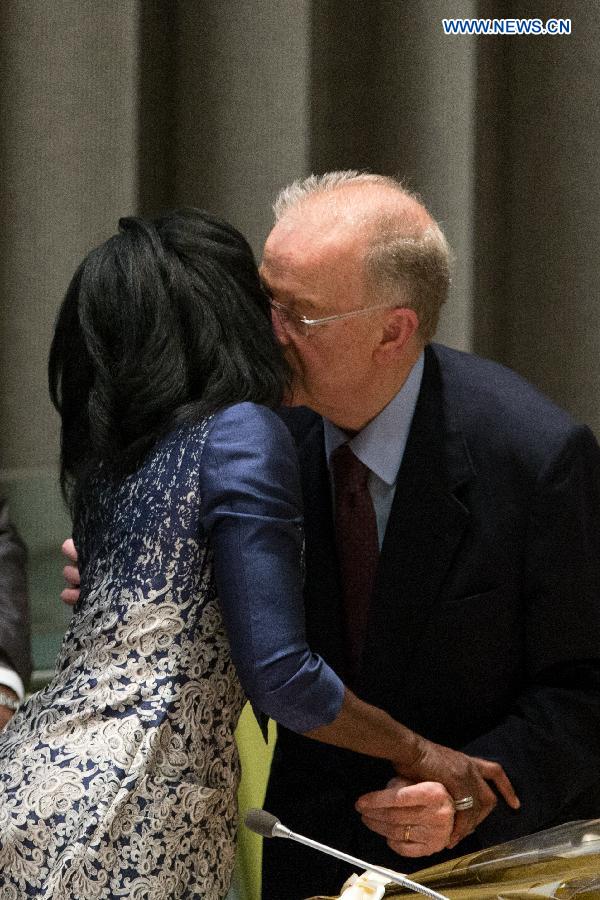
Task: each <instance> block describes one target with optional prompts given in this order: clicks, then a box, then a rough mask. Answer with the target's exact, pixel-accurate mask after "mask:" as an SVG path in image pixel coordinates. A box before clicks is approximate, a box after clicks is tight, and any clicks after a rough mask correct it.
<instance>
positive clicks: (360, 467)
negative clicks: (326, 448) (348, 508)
mask: <svg viewBox="0 0 600 900" xmlns="http://www.w3.org/2000/svg"><path fill="white" fill-rule="evenodd" d="M331 465H332V469H333V483H334V485H335V490H336V492H337V493H342V492H345V491H347V492H349V493H351V494H355V493H358V492H359V491H364V490H365V489H366V487H367V479H368V477H369V467H368V466H366V465H365V464H364V463H363V462H361V461H360V459H359V458H358V457H357V456H355V455H354V453H353V452H352V450H351V449H350V446H349V445H348V444H342V445H341V446H340V447H337V449H336V450H334V451H333V453H332V454H331Z"/></svg>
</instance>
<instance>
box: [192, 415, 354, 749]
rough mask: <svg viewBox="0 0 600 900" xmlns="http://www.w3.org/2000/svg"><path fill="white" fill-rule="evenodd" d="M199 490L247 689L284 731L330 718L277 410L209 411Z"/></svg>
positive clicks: (334, 707) (293, 484)
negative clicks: (310, 637) (310, 632)
mask: <svg viewBox="0 0 600 900" xmlns="http://www.w3.org/2000/svg"><path fill="white" fill-rule="evenodd" d="M200 498H201V510H200V515H201V524H202V526H203V528H204V529H205V531H206V533H207V534H208V536H209V540H210V544H211V546H212V549H213V553H214V570H215V578H216V584H217V590H218V594H219V600H220V606H221V612H222V615H223V620H224V623H225V627H226V630H227V634H228V637H229V642H230V645H231V656H232V659H233V662H234V664H235V667H236V669H237V672H238V676H239V678H240V681H241V683H242V686H243V688H244V690H245V692H246V695H247V696H248V699H249V700H250V701H251V703H252V705H253V707H254V708H255V710H256V709H259V710H261V711H262V712H263V713H266V715H268V716H270V717H271V718H273V719H276V720H277V721H278V722H280V723H281V724H282V725H285V726H286V727H287V728H290V729H292V730H293V731H298V732H306V731H310V730H311V729H313V728H316V727H318V726H320V725H326V724H329V723H330V722H331V721H333V719H334V718H335V717H336V716H337V714H338V712H339V710H340V707H341V705H342V700H343V695H344V686H343V684H342V682H341V681H340V679H339V678H338V677H337V675H336V674H335V673H334V672H333V670H332V669H330V668H329V666H328V665H327V664H326V663H325V662H324V660H323V659H322V658H321V657H320V656H318V655H316V654H314V653H312V652H311V650H310V648H309V647H308V645H307V643H306V636H305V625H304V606H303V600H302V574H301V568H302V545H303V539H302V513H301V491H300V481H299V474H298V463H297V457H296V450H295V447H294V444H293V441H292V438H291V436H290V434H289V432H288V430H287V428H286V426H285V425H284V423H283V422H282V421H281V419H280V418H279V416H277V415H276V414H275V413H274V412H272V411H271V410H268V409H266V408H265V407H262V406H258V405H256V404H253V403H240V404H236V405H234V406H230V407H228V408H226V409H224V410H221V411H219V412H218V413H216V414H215V416H214V419H213V421H212V426H211V430H210V432H209V434H208V437H207V440H206V444H205V446H204V450H203V453H202V465H201V471H200Z"/></svg>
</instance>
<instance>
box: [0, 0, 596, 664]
mask: <svg viewBox="0 0 600 900" xmlns="http://www.w3.org/2000/svg"><path fill="white" fill-rule="evenodd" d="M448 15H453V16H482V15H486V16H490V17H494V16H496V17H497V16H504V17H507V16H535V17H540V18H542V19H544V18H547V17H549V16H555V17H565V18H571V20H572V34H571V35H570V36H557V37H550V36H548V37H523V36H513V37H500V36H499V37H446V36H444V33H443V30H442V23H441V20H442V17H443V16H448ZM599 31H600V5H599V4H598V3H596V2H579V3H576V4H574V3H566V2H561V0H554V2H547V0H536V2H535V3H533V2H532V3H519V2H502V3H500V2H496V3H495V2H491V0H480V2H476V0H453V2H444V0H404V2H402V0H364V2H361V0H164V2H160V0H3V2H2V3H0V41H1V47H0V50H1V56H0V60H1V61H0V99H1V102H2V130H1V144H0V162H1V167H2V184H1V191H2V197H1V200H2V202H1V204H0V215H1V218H2V221H1V225H2V227H1V229H0V246H1V251H2V252H1V255H0V288H1V290H0V361H1V366H2V378H1V381H0V416H1V418H0V422H1V426H0V490H3V491H4V492H7V493H8V494H9V496H10V498H11V502H12V506H13V512H14V515H15V518H16V519H17V521H18V523H19V524H20V525H21V527H22V530H23V531H24V532H25V536H26V538H27V539H28V541H29V544H30V547H31V551H32V579H33V582H34V584H33V587H34V591H33V593H34V604H35V609H34V617H35V634H36V637H35V641H36V643H35V646H34V651H35V654H36V662H37V665H38V667H40V666H41V667H42V668H43V667H44V666H47V665H49V664H50V663H51V660H52V656H53V652H54V649H55V647H56V642H57V640H58V636H59V635H60V633H61V631H62V627H63V619H62V618H61V615H62V613H61V611H60V609H59V605H58V604H57V603H56V602H55V594H56V592H57V591H58V589H59V587H60V567H59V564H58V562H57V558H56V552H55V551H56V546H57V544H58V542H59V540H60V539H61V538H62V537H63V536H64V535H65V534H66V533H68V522H67V519H66V517H65V515H64V511H63V509H62V507H61V504H60V500H59V498H58V494H57V491H56V461H57V451H58V430H57V419H56V416H55V414H54V412H53V410H52V409H51V407H50V404H49V401H48V399H47V388H46V358H47V352H48V346H49V341H50V337H51V330H52V324H53V321H54V317H55V314H56V310H57V307H58V304H59V302H60V299H61V297H62V294H63V292H64V290H65V287H66V285H67V282H68V280H69V278H70V275H71V274H72V272H73V270H74V268H75V266H76V264H77V263H78V261H79V260H80V258H81V257H82V255H83V254H84V253H85V252H86V251H87V250H88V249H90V248H91V247H92V246H93V245H94V244H96V243H98V242H99V241H100V240H102V239H104V238H105V237H107V236H108V235H109V234H110V233H112V232H113V231H114V229H115V227H116V222H117V219H118V217H119V216H120V215H123V214H125V213H130V212H132V211H133V212H135V211H139V212H142V213H152V212H156V211H158V210H160V209H164V208H166V207H170V206H173V205H180V204H185V205H200V206H203V207H206V208H209V209H211V210H212V211H214V212H217V213H219V214H221V215H222V216H224V217H225V218H228V219H230V220H231V221H233V222H234V223H235V224H236V225H237V226H238V227H239V228H241V229H242V231H244V232H245V233H246V234H247V235H248V236H249V238H250V240H251V242H252V243H253V245H254V247H255V249H256V252H257V254H260V249H261V245H262V242H263V240H264V237H265V235H266V233H267V231H268V229H269V225H270V221H271V213H270V204H271V202H272V199H273V196H274V194H275V193H276V191H277V189H278V188H279V187H281V186H282V185H283V184H285V183H286V182H287V181H289V180H290V179H293V178H296V177H298V176H304V175H307V174H308V173H310V172H311V171H316V172H321V171H324V170H326V169H333V168H340V167H358V168H368V169H371V170H374V171H380V172H385V173H394V174H400V175H402V176H403V177H405V178H406V180H407V183H408V185H409V186H410V187H411V188H413V189H414V190H417V191H418V192H419V193H421V194H422V196H423V198H424V199H425V201H426V203H427V205H428V206H429V207H430V208H431V210H432V212H433V213H434V214H435V215H436V216H437V218H438V219H439V220H440V221H441V222H442V224H443V226H444V228H445V230H446V232H447V235H448V237H449V240H450V242H451V245H452V247H453V249H454V253H455V255H456V265H455V272H454V282H453V288H452V297H451V300H450V302H449V304H448V307H447V309H446V311H445V314H444V318H443V322H442V325H441V328H440V334H439V337H440V339H441V340H443V341H445V342H447V343H450V344H452V345H454V346H456V347H460V348H463V349H469V350H474V351H475V352H478V353H482V354H484V355H488V356H491V357H493V358H495V359H497V360H500V361H501V362H503V363H506V364H507V365H509V366H512V367H513V368H515V369H516V370H518V371H519V372H521V373H522V374H523V375H524V376H526V377H527V378H529V379H530V380H532V381H533V382H534V383H535V384H536V385H538V386H539V388H540V389H541V390H542V391H544V392H546V393H548V394H549V395H550V396H551V397H553V398H554V399H555V400H556V401H558V402H559V403H560V404H562V405H564V406H566V407H567V408H568V409H569V410H571V412H572V413H573V414H574V415H575V416H577V417H578V418H581V419H583V420H585V421H587V422H589V423H590V425H591V426H592V427H593V428H594V429H595V430H596V433H597V434H599V435H600V402H599V399H600V359H599V354H598V348H599V345H600V311H599V306H598V284H599V282H600V252H599V250H598V234H599V233H600V165H599V163H600V160H599V147H600V112H599V105H598V85H599V84H600V55H599V52H598V51H599V37H600V34H599Z"/></svg>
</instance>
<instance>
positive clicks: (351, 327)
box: [260, 216, 381, 425]
mask: <svg viewBox="0 0 600 900" xmlns="http://www.w3.org/2000/svg"><path fill="white" fill-rule="evenodd" d="M364 241H365V238H364V234H363V233H362V231H360V230H359V231H358V233H357V232H356V231H355V232H354V233H353V232H352V230H351V229H349V228H348V227H345V228H342V227H339V228H329V229H328V228H326V227H324V226H323V225H321V224H320V223H319V222H318V221H315V218H314V217H305V218H303V217H302V216H298V217H296V216H290V217H287V218H286V217H284V218H283V219H282V220H281V221H280V222H279V223H277V225H275V227H274V228H273V231H272V232H271V234H270V235H269V237H268V238H267V242H266V244H265V250H264V256H263V261H262V264H261V268H260V273H261V278H262V280H263V283H264V286H265V288H266V290H267V291H268V293H269V294H270V296H271V298H272V299H273V300H274V301H275V302H276V303H278V304H281V306H283V307H285V309H286V310H289V311H290V312H293V313H297V314H300V315H304V316H306V317H308V318H310V319H319V318H322V317H324V316H331V315H336V314H339V313H344V312H350V311H352V310H355V309H358V308H361V307H364V306H369V305H372V304H373V303H377V298H372V297H370V296H369V292H368V289H367V285H366V283H365V277H364V273H363V262H362V260H363V254H364ZM378 316H379V314H378V313H377V312H373V313H372V314H368V315H365V316H357V317H350V318H348V319H340V320H336V321H333V322H328V323H325V324H323V325H315V326H313V327H312V328H310V329H309V330H308V333H304V329H302V328H298V327H294V326H293V324H292V323H287V324H286V323H285V322H284V321H282V319H281V318H280V316H279V315H278V314H277V312H275V311H274V312H273V326H274V328H275V333H276V335H277V337H278V339H279V341H280V343H281V345H282V347H283V348H284V351H285V354H286V357H287V359H288V361H289V363H290V365H291V367H292V370H293V375H294V377H293V383H292V397H291V398H289V401H288V402H289V403H290V404H291V405H304V406H309V407H310V408H311V409H313V410H315V412H319V413H320V414H321V415H324V416H326V417H327V418H329V419H331V420H332V421H334V422H336V423H338V424H341V425H343V424H344V422H345V420H346V419H347V415H346V412H345V411H346V410H349V409H352V408H355V407H356V405H357V404H359V403H360V397H361V386H363V385H366V384H368V383H369V380H370V378H371V376H372V367H373V358H372V351H373V348H374V346H376V344H377V341H378V334H379V333H380V327H381V326H380V322H379V318H378ZM378 328H379V332H378Z"/></svg>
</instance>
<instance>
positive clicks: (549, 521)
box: [463, 428, 600, 845]
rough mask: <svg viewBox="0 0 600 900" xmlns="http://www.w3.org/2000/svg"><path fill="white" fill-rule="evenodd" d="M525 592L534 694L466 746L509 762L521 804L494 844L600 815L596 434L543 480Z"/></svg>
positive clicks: (489, 835) (486, 825) (599, 460)
mask: <svg viewBox="0 0 600 900" xmlns="http://www.w3.org/2000/svg"><path fill="white" fill-rule="evenodd" d="M523 584H524V590H523V596H522V598H521V599H522V607H523V613H524V615H525V617H526V628H525V642H526V646H525V648H524V649H525V654H524V658H525V659H526V660H527V661H528V671H527V672H524V673H523V675H524V681H525V683H526V685H527V687H526V688H525V689H524V690H523V693H522V694H521V696H520V697H519V698H518V700H517V702H516V703H515V704H514V707H513V708H512V709H511V710H510V713H509V714H508V715H507V716H506V718H505V719H504V720H503V721H502V722H501V723H500V724H499V725H498V726H497V727H496V728H494V729H493V730H492V731H490V732H489V733H487V734H484V735H482V736H480V737H479V738H477V739H476V740H474V741H472V742H471V743H470V744H468V745H467V746H466V747H464V748H463V749H464V750H465V751H466V752H468V753H472V754H474V755H478V756H483V757H486V758H489V759H495V760H497V761H498V762H500V763H501V764H502V765H503V766H504V768H505V770H506V772H507V774H508V776H509V777H510V778H511V780H512V782H513V785H514V787H515V789H516V790H517V793H518V794H519V796H520V799H521V802H522V809H521V810H520V811H519V812H517V813H513V812H511V811H510V810H508V809H507V807H506V806H505V805H504V804H503V803H500V804H499V806H498V809H497V810H496V811H494V813H492V815H490V816H489V818H488V819H487V820H486V821H484V822H483V823H482V824H481V825H480V826H479V828H478V834H479V836H480V838H481V839H482V841H483V842H484V843H485V844H486V845H487V844H492V843H497V842H498V841H500V840H503V841H504V840H508V839H510V838H511V837H515V836H518V835H521V834H526V833H530V832H533V831H536V830H538V829H541V828H544V827H547V826H549V825H552V824H557V823H559V822H564V821H567V820H569V819H572V818H582V817H584V816H582V813H581V811H582V810H589V813H588V814H589V816H590V817H591V816H597V815H598V812H599V811H600V775H599V772H600V659H599V653H600V450H599V448H598V445H597V443H596V441H595V439H594V437H593V436H592V434H591V433H590V432H589V430H588V429H585V428H581V429H575V430H574V431H573V433H572V434H571V435H570V437H569V439H568V441H567V442H566V444H565V446H564V447H563V449H562V451H561V452H560V453H559V454H558V455H555V456H554V459H553V460H552V462H551V463H550V464H549V465H548V466H547V467H546V469H545V470H544V471H543V472H542V473H541V475H540V477H539V479H538V489H537V493H536V498H535V501H534V503H533V505H532V508H531V512H530V518H529V534H528V540H527V548H526V556H525V568H524V572H523ZM571 810H573V812H571Z"/></svg>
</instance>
